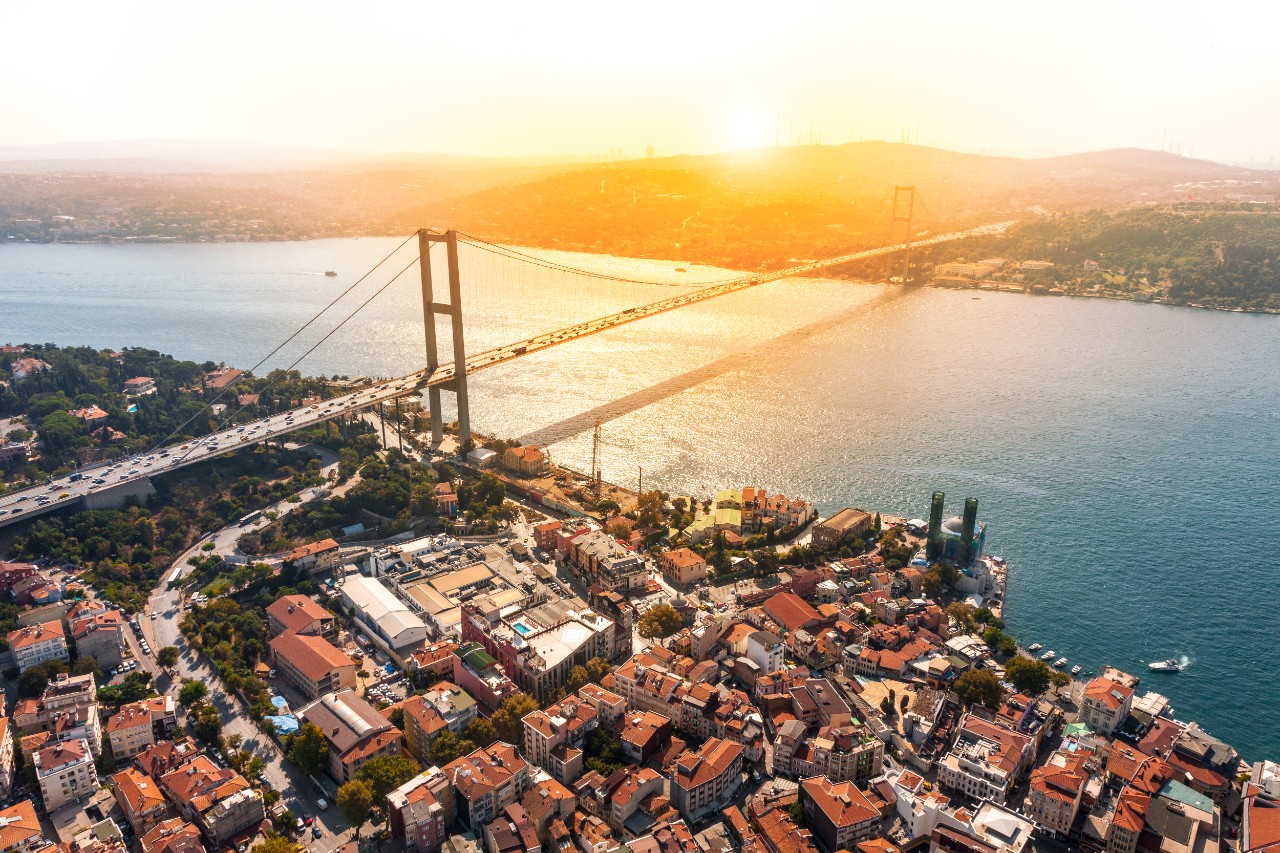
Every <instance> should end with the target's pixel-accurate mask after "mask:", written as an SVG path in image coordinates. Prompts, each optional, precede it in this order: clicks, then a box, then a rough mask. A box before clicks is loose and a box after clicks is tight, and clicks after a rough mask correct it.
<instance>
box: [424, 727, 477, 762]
mask: <svg viewBox="0 0 1280 853" xmlns="http://www.w3.org/2000/svg"><path fill="white" fill-rule="evenodd" d="M474 750H475V745H474V744H472V743H471V742H470V741H462V740H459V739H458V736H457V735H455V734H454V733H453V732H452V731H451V730H450V729H441V730H440V732H439V733H438V734H437V735H436V736H435V737H434V738H432V739H431V748H430V750H429V752H430V754H431V763H432V764H435V765H437V766H439V767H443V766H444V765H446V764H448V763H449V762H450V761H453V760H454V759H455V758H457V757H458V756H460V755H466V754H467V753H469V752H472V751H474Z"/></svg>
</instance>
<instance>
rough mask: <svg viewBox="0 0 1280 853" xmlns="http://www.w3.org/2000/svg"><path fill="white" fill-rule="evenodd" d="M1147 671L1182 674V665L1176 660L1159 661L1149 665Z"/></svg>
mask: <svg viewBox="0 0 1280 853" xmlns="http://www.w3.org/2000/svg"><path fill="white" fill-rule="evenodd" d="M1147 669H1149V670H1151V671H1152V672H1181V671H1182V664H1180V663H1178V661H1177V659H1176V658H1169V659H1168V660H1158V661H1156V662H1155V663H1152V664H1147Z"/></svg>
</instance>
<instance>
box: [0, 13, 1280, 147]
mask: <svg viewBox="0 0 1280 853" xmlns="http://www.w3.org/2000/svg"><path fill="white" fill-rule="evenodd" d="M349 8H350V7H347V6H345V5H336V4H334V5H324V4H321V5H318V6H317V5H316V4H307V5H302V4H296V3H278V4H271V5H269V6H265V7H264V6H261V4H251V3H245V2H239V3H230V4H222V5H219V6H217V7H211V8H208V9H204V8H201V9H197V8H195V7H187V6H182V5H173V4H161V3H157V2H150V0H146V2H138V3H133V4H130V6H129V7H128V9H129V10H130V14H127V15H122V14H120V9H119V7H108V6H102V5H101V4H90V3H85V2H72V3H69V4H63V5H58V6H53V7H51V6H45V5H42V4H26V5H21V6H15V7H13V8H11V9H9V10H8V11H7V18H8V23H9V25H10V27H11V31H12V32H24V33H29V34H32V35H33V36H35V37H32V38H26V39H19V40H15V44H13V45H11V46H10V49H9V50H7V51H6V53H5V54H4V55H3V56H0V70H2V71H3V72H4V73H5V76H6V77H7V78H8V79H10V80H13V81H19V80H20V81H22V82H21V85H15V86H13V87H11V90H10V92H9V94H8V101H9V103H8V106H9V110H8V115H9V116H10V118H11V121H9V122H7V123H5V125H4V126H3V127H0V145H40V144H56V143H66V142H81V141H94V140H139V139H175V140H193V141H194V140H209V139H232V140H241V139H243V140H255V141H258V142H261V143H262V144H266V145H302V146H309V147H314V148H319V149H325V150H334V151H352V152H369V153H372V154H392V153H401V152H432V153H440V154H446V155H461V156H478V157H495V156H500V157H599V156H603V155H605V154H606V153H607V152H610V151H616V152H620V154H621V155H622V156H623V157H626V158H636V157H643V156H644V155H645V153H646V150H647V147H648V146H652V147H653V149H654V153H655V154H656V155H658V156H668V155H676V154H694V155H696V154H706V153H714V152H721V151H726V150H735V149H741V148H750V147H756V146H767V145H773V144H775V142H777V143H781V144H784V145H785V144H788V143H791V142H797V141H804V142H808V141H810V139H812V141H814V142H818V141H821V142H823V143H824V144H836V143H842V142H849V141H857V140H858V139H867V140H871V139H884V140H887V141H891V142H896V141H900V140H902V139H903V138H904V136H905V137H907V138H909V140H910V141H912V142H917V143H919V144H922V145H927V146H930V147H937V148H943V149H947V150H954V151H966V152H972V153H998V154H1006V155H1010V156H1044V155H1043V154H1033V153H1030V152H1044V153H1045V154H1057V153H1070V152H1077V151H1090V150H1100V149H1109V148H1129V147H1133V148H1144V149H1152V150H1169V151H1173V152H1174V153H1181V154H1183V155H1184V156H1196V157H1199V158H1204V159H1210V160H1218V161H1225V162H1239V161H1255V162H1266V161H1268V160H1269V159H1270V158H1271V157H1272V155H1273V154H1274V153H1275V152H1274V147H1275V145H1276V140H1277V139H1280V133H1277V131H1278V130H1280V119H1277V117H1276V116H1275V114H1274V113H1273V112H1272V111H1270V110H1267V109H1266V106H1267V105H1269V104H1271V103H1274V102H1275V100H1276V95H1277V89H1278V88H1280V84H1278V83H1277V80H1280V75H1277V74H1276V73H1275V69H1274V65H1275V61H1274V60H1273V59H1272V58H1271V55H1272V54H1271V46H1270V44H1269V41H1270V33H1271V32H1272V28H1271V27H1269V26H1267V25H1266V24H1268V23H1270V22H1272V20H1273V19H1275V18H1276V17H1278V16H1280V15H1278V13H1277V12H1275V11H1273V10H1271V9H1269V8H1268V9H1265V10H1263V11H1262V12H1261V13H1259V12H1258V11H1257V8H1256V7H1253V6H1245V5H1244V4H1241V3H1227V4H1225V5H1224V4H1218V6H1217V7H1215V14H1214V15H1213V16H1211V17H1210V16H1205V15H1202V14H1199V13H1196V14H1190V13H1189V12H1182V11H1179V10H1174V11H1170V8H1169V6H1168V5H1167V4H1162V5H1159V6H1157V5H1155V4H1149V3H1138V4H1123V5H1117V4H1108V5H1105V6H1104V5H1102V4H1101V3H1095V4H1085V5H1084V6H1080V5H1077V6H1075V7H1072V10H1071V12H1070V14H1065V13H1055V12H1051V11H1046V10H1044V9H1040V8H1036V7H1032V6H1027V5H1025V4H1012V3H998V2H981V3H972V4H962V5H957V4H941V3H924V4H914V5H912V6H911V7H910V8H909V9H902V8H889V7H887V6H876V7H866V6H862V5H853V4H847V3H835V2H812V3H800V4H794V5H792V6H789V7H788V8H787V9H786V14H785V15H779V14H777V10H776V7H773V6H766V5H763V4H760V5H757V6H752V5H750V4H747V5H744V4H740V3H739V4H732V5H730V4H724V3H710V4H677V3H670V2H653V3H649V4H646V5H645V6H644V7H642V8H638V9H634V10H629V11H626V12H620V11H615V10H613V9H604V10H602V9H601V7H599V6H598V5H597V4H586V3H565V4H560V5H559V6H556V7H555V8H554V9H552V10H551V11H548V10H547V9H546V8H545V7H538V8H537V9H533V8H529V7H526V6H523V5H500V6H498V7H493V6H490V7H486V8H485V9H483V10H477V9H474V8H461V7H448V8H434V7H431V8H428V7H423V6H419V5H417V4H407V3H386V4H381V5H377V6H374V7H372V8H370V9H367V10H362V11H361V13H360V14H358V15H356V14H352V13H350V12H349ZM1242 22H1249V23H1250V25H1248V26H1241V23H1242ZM1255 24H1256V25H1255ZM51 33H56V34H57V37H58V51H57V53H56V54H51V53H50V51H49V45H50V41H51V39H49V38H42V37H40V36H41V35H42V34H51ZM35 69H38V73H35ZM104 89H105V91H104ZM1019 152H1027V153H1021V154H1020V153H1019Z"/></svg>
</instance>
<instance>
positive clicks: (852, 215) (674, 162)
mask: <svg viewBox="0 0 1280 853" xmlns="http://www.w3.org/2000/svg"><path fill="white" fill-rule="evenodd" d="M895 185H913V186H915V187H916V188H917V191H918V197H917V203H916V208H915V211H914V222H913V224H914V226H915V227H914V230H915V231H916V232H921V231H930V232H937V231H944V230H952V229H955V228H963V227H966V226H971V225H975V224H979V223H986V222H992V221H999V220H1006V219H1018V218H1022V217H1026V216H1032V215H1036V214H1037V213H1039V212H1051V213H1056V212H1064V211H1080V210H1088V209H1091V208H1116V207H1121V206H1124V205H1129V204H1134V203H1146V202H1151V201H1159V200H1164V201H1172V200H1175V199H1185V198H1186V196H1187V195H1188V194H1191V195H1193V196H1194V197H1195V198H1210V199H1216V198H1226V197H1238V196H1239V195H1240V194H1241V193H1243V192H1248V193H1263V194H1267V193H1269V194H1270V196H1271V197H1273V198H1274V196H1275V194H1276V193H1277V191H1280V173H1271V172H1260V171H1252V170H1248V169H1242V168H1237V167H1233V166H1224V165H1221V164H1217V163H1210V162H1207V161H1203V160H1192V159H1190V158H1185V157H1178V156H1175V155H1172V154H1165V153H1160V152H1154V151H1139V150H1136V149H1124V150H1115V151H1101V152H1093V153H1090V154H1080V155H1072V156H1068V157H1053V158H1047V159H1040V160H1023V159H1016V158H1011V157H988V156H983V155H977V154H961V153H957V152H952V151H943V150H939V149H935V148H925V147H921V146H915V145H901V144H890V143H885V142H867V143H854V144H849V145H840V146H804V147H794V148H768V149H763V150H758V151H746V152H738V153H732V154H716V155H709V156H702V157H671V158H663V159H653V160H632V161H625V162H620V163H613V164H602V165H596V166H591V167H583V168H577V169H573V170H568V171H565V172H563V173H561V174H556V175H552V176H550V177H546V178H545V179H539V180H534V181H530V182H526V183H520V184H509V185H503V186H494V187H490V188H488V189H485V190H482V191H479V192H476V193H472V194H470V195H465V196H460V197H454V198H452V199H448V200H445V201H441V202H439V203H434V204H426V205H423V207H422V208H420V209H419V210H417V211H405V212H404V213H403V214H402V215H401V216H400V217H398V218H400V219H402V220H404V221H423V222H429V223H438V224H448V225H451V226H453V227H457V228H461V229H463V230H465V231H469V232H471V233H473V234H477V235H481V236H484V237H486V238H488V239H495V240H499V241H505V242H510V243H516V244H520V245H527V246H542V247H555V248H562V249H574V250H584V251H596V252H608V253H613V254H620V255H629V256H641V257H658V258H671V259H678V260H685V261H696V262H702V263H714V264H720V265H723V266H728V267H733V268H739V269H757V268H762V267H765V268H778V267H782V266H786V265H787V264H789V263H791V262H792V260H793V259H810V258H822V257H830V256H833V255H838V254H841V253H845V252H849V251H853V250H856V249H859V248H866V247H870V246H877V245H883V244H884V243H885V242H886V241H887V240H888V239H889V237H890V229H889V226H890V221H891V219H892V212H893V194H894V187H895ZM904 234H905V228H904V227H903V226H901V225H900V226H899V230H898V232H897V233H896V234H895V235H894V236H895V237H896V238H897V239H901V238H902V236H903V235H904Z"/></svg>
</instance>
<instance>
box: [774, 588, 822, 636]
mask: <svg viewBox="0 0 1280 853" xmlns="http://www.w3.org/2000/svg"><path fill="white" fill-rule="evenodd" d="M764 609H765V612H767V613H768V614H769V616H770V617H771V618H773V619H776V620H777V621H778V622H779V623H781V624H782V625H785V626H786V627H787V629H788V630H791V631H795V630H797V629H799V628H803V627H804V626H806V625H808V624H809V623H810V622H819V621H821V620H822V615H821V614H820V613H818V611H817V610H814V609H813V607H811V606H810V605H809V604H808V603H807V602H806V601H805V600H804V599H803V598H801V597H800V596H798V595H796V594H795V593H793V592H780V593H778V594H777V595H775V596H773V597H772V598H770V599H769V600H768V601H766V602H765V603H764Z"/></svg>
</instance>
